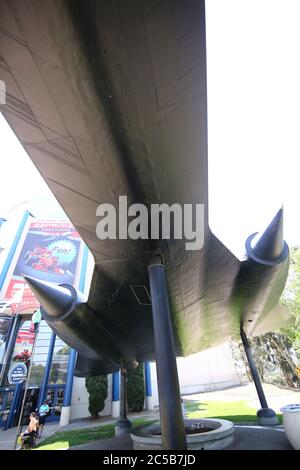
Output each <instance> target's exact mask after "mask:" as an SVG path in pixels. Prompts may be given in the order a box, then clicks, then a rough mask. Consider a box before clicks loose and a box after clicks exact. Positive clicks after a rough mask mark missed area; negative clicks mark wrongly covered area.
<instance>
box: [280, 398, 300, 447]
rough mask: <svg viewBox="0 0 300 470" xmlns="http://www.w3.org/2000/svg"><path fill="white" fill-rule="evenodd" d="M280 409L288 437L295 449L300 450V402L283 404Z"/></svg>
mask: <svg viewBox="0 0 300 470" xmlns="http://www.w3.org/2000/svg"><path fill="white" fill-rule="evenodd" d="M280 411H281V412H282V414H283V427H284V430H285V433H286V437H287V438H288V440H289V442H290V444H291V446H292V447H293V448H294V449H295V450H300V403H295V404H293V405H286V406H283V407H282V408H280Z"/></svg>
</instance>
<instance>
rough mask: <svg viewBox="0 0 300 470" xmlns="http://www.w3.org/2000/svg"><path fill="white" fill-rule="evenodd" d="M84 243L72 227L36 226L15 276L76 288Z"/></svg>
mask: <svg viewBox="0 0 300 470" xmlns="http://www.w3.org/2000/svg"><path fill="white" fill-rule="evenodd" d="M80 241H81V240H80V237H79V234H78V232H77V230H76V229H75V228H74V227H73V226H72V225H71V224H70V223H67V222H66V223H54V222H52V223H51V222H32V223H31V224H30V227H29V230H28V233H27V236H26V239H25V241H24V244H23V247H22V250H21V253H20V256H19V259H18V261H17V264H16V267H15V270H14V273H13V275H14V276H23V275H27V276H31V277H36V278H38V279H41V280H44V281H49V282H54V283H57V284H72V285H73V284H74V281H75V276H76V269H77V262H78V254H79V249H80Z"/></svg>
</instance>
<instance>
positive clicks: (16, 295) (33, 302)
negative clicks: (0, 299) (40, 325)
mask: <svg viewBox="0 0 300 470" xmlns="http://www.w3.org/2000/svg"><path fill="white" fill-rule="evenodd" d="M5 297H6V299H7V301H9V302H11V304H10V306H11V310H12V312H13V313H26V312H27V313H32V311H33V310H36V309H38V308H39V307H40V304H39V302H38V300H37V298H36V297H35V296H34V295H33V293H32V292H31V290H30V288H29V287H28V285H27V284H25V282H24V281H21V280H17V279H11V280H10V281H9V285H8V289H7V291H6V296H5Z"/></svg>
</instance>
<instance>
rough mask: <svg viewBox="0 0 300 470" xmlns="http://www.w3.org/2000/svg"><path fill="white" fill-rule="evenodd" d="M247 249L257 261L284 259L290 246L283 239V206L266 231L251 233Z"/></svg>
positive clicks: (278, 260)
mask: <svg viewBox="0 0 300 470" xmlns="http://www.w3.org/2000/svg"><path fill="white" fill-rule="evenodd" d="M246 250H247V253H248V255H249V256H251V258H253V259H255V260H256V261H264V262H269V263H270V264H273V263H277V262H280V261H283V260H284V259H285V258H286V257H287V255H288V247H287V245H286V243H285V241H284V239H283V208H281V209H280V210H279V211H278V212H277V214H276V215H275V217H274V218H273V220H272V221H271V223H270V224H269V225H268V227H267V228H266V230H265V231H263V232H261V233H256V234H253V235H251V236H250V237H249V238H248V239H247V241H246Z"/></svg>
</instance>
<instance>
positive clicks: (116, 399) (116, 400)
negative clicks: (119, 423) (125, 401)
mask: <svg viewBox="0 0 300 470" xmlns="http://www.w3.org/2000/svg"><path fill="white" fill-rule="evenodd" d="M111 415H112V417H113V418H118V417H119V416H120V371H118V372H115V373H114V374H112V402H111Z"/></svg>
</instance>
